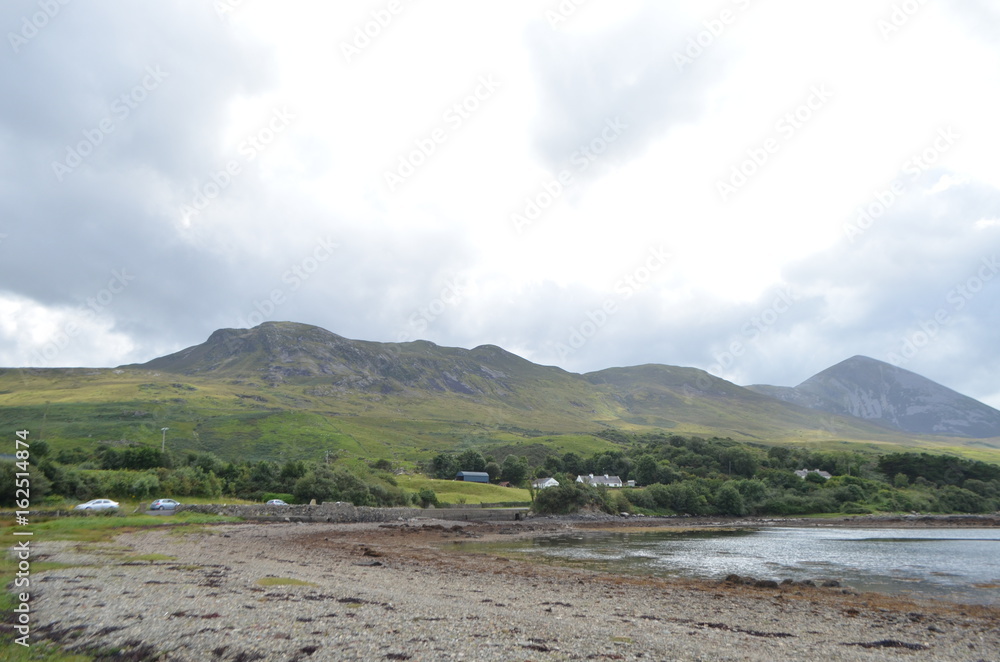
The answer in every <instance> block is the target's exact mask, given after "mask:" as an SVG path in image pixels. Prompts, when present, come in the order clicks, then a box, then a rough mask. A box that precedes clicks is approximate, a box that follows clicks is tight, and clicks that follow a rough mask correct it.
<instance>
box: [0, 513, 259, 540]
mask: <svg viewBox="0 0 1000 662" xmlns="http://www.w3.org/2000/svg"><path fill="white" fill-rule="evenodd" d="M236 521H239V519H238V518H235V517H223V516H219V515H207V514H202V513H185V512H181V513H177V514H176V515H173V516H171V517H161V516H158V515H118V516H115V515H98V516H93V517H60V518H54V519H50V520H45V521H35V522H32V523H31V526H30V527H29V528H30V530H31V531H32V533H33V535H32V537H31V538H32V540H34V541H46V540H73V541H78V542H107V541H109V540H112V539H113V538H114V537H115V536H118V535H121V534H122V533H130V532H132V531H137V530H139V529H143V528H150V527H157V526H169V527H180V526H183V525H199V524H214V523H221V522H236ZM4 524H5V526H4V528H2V529H0V536H9V539H13V535H12V533H13V532H14V531H15V530H22V531H23V530H25V529H24V527H16V526H14V525H13V523H12V522H10V521H9V520H8V521H7V522H5V523H4Z"/></svg>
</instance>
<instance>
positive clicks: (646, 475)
mask: <svg viewBox="0 0 1000 662" xmlns="http://www.w3.org/2000/svg"><path fill="white" fill-rule="evenodd" d="M659 473H660V467H659V465H658V464H657V463H656V458H654V457H653V456H652V455H648V454H647V455H641V456H640V457H639V459H638V461H637V462H636V463H635V480H636V482H637V483H638V484H639V485H652V484H653V483H656V482H659Z"/></svg>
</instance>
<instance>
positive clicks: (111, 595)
mask: <svg viewBox="0 0 1000 662" xmlns="http://www.w3.org/2000/svg"><path fill="white" fill-rule="evenodd" d="M576 526H581V525H580V524H579V523H573V522H558V521H548V522H527V523H503V524H497V523H491V524H488V523H468V522H447V521H439V520H420V521H407V522H394V523H383V524H376V523H366V524H326V523H322V524H321V523H312V524H301V523H267V524H261V523H241V524H224V525H214V526H205V527H180V528H176V529H175V528H174V527H160V528H156V529H150V530H145V531H139V532H131V533H125V534H122V535H120V536H118V537H117V538H116V539H115V541H114V542H110V543H87V544H80V543H74V542H48V543H44V544H43V546H41V547H39V550H38V553H39V554H40V555H42V556H40V557H38V558H43V557H44V560H45V561H49V562H54V563H58V564H65V565H64V566H61V567H58V568H56V569H52V570H48V571H45V572H44V573H41V574H39V575H38V581H37V588H35V595H34V598H33V599H34V603H33V608H34V614H33V617H34V622H35V624H36V625H35V627H36V631H35V635H34V636H35V637H42V636H44V637H45V638H48V639H50V640H52V641H56V642H59V643H60V645H62V646H64V647H65V648H66V649H68V650H76V651H85V652H90V653H94V652H98V651H104V652H109V651H117V654H118V655H119V656H120V657H116V658H114V659H129V660H176V661H191V662H204V661H206V660H219V661H232V662H249V661H251V660H281V661H292V660H365V661H370V660H414V661H416V660H484V661H490V660H503V661H508V660H536V661H542V660H713V661H715V660H761V661H764V660H767V661H769V662H770V661H773V660H819V659H822V660H845V661H846V660H852V661H853V660H934V661H951V660H954V661H963V662H977V661H981V660H989V661H996V660H1000V610H998V609H996V608H991V607H979V606H970V605H955V604H949V603H943V602H931V601H926V602H919V601H913V600H903V599H899V598H893V597H890V596H884V595H878V594H859V593H856V592H854V591H851V590H848V589H842V588H839V587H822V586H815V587H813V586H801V585H779V586H757V585H753V584H752V583H744V582H735V581H729V582H717V581H696V580H679V579H660V578H653V577H641V576H629V575H617V574H612V573H607V572H598V571H593V570H586V569H581V568H567V567H562V566H558V565H552V564H542V563H535V562H528V561H524V560H519V559H516V558H505V557H500V556H495V555H491V554H488V553H487V554H483V553H469V552H466V551H463V549H462V545H461V544H456V543H462V542H464V541H470V540H476V541H491V540H509V539H511V537H512V536H533V535H548V534H552V533H565V532H566V531H567V530H572V528H573V527H576ZM109 659H110V658H109Z"/></svg>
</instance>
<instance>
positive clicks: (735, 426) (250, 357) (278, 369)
mask: <svg viewBox="0 0 1000 662" xmlns="http://www.w3.org/2000/svg"><path fill="white" fill-rule="evenodd" d="M870 361H871V360H870V359H859V358H856V359H852V360H849V361H847V362H845V363H844V364H841V365H840V366H834V367H833V368H830V369H829V370H828V371H824V372H823V373H820V374H819V375H817V376H816V377H814V378H812V379H811V380H808V381H807V382H806V383H804V384H802V385H800V386H799V387H796V388H794V389H781V388H778V387H764V386H756V387H752V388H744V387H741V386H737V385H736V384H733V383H731V382H728V381H725V380H723V379H719V378H717V377H714V376H712V375H710V374H708V373H706V372H704V371H703V370H698V369H695V368H684V367H677V366H667V365H640V366H632V367H624V368H609V369H606V370H599V371H596V372H590V373H587V374H576V373H571V372H567V371H565V370H563V369H561V368H558V367H554V366H543V365H537V364H535V363H532V362H530V361H528V360H525V359H524V358H521V357H519V356H517V355H515V354H512V353H510V352H508V351H506V350H504V349H502V348H500V347H497V346H494V345H482V346H479V347H476V348H474V349H463V348H456V347H441V346H438V345H436V344H434V343H431V342H427V341H422V340H418V341H414V342H406V343H380V342H371V341H363V340H351V339H348V338H344V337H342V336H339V335H337V334H335V333H331V332H330V331H327V330H325V329H321V328H319V327H316V326H310V325H307V324H297V323H291V322H267V323H264V324H261V325H260V326H257V327H254V328H252V329H220V330H218V331H216V332H214V333H212V334H211V336H210V337H209V338H208V339H207V340H206V341H205V342H203V343H201V344H199V345H195V346H193V347H189V348H187V349H184V350H181V351H179V352H175V353H173V354H169V355H167V356H162V357H160V358H156V359H153V360H152V361H149V362H147V363H143V364H133V365H125V366H119V367H118V368H114V369H110V368H108V369H94V368H78V369H55V368H53V369H6V370H4V369H0V424H6V425H9V426H10V427H11V429H30V430H32V431H37V433H36V434H37V435H38V438H44V439H46V440H47V441H49V442H50V446H51V448H52V449H53V451H54V452H59V451H61V450H64V449H65V450H71V449H73V448H77V447H78V446H79V445H80V444H87V443H96V442H98V441H105V442H109V443H120V442H121V441H122V440H126V441H130V442H141V443H147V444H156V445H160V444H162V443H166V444H167V445H168V446H171V447H173V448H177V449H180V450H185V451H211V452H213V453H215V454H217V455H219V456H220V457H223V458H225V459H237V458H239V459H253V460H256V459H275V458H278V459H281V458H284V459H316V458H318V457H324V456H325V454H327V453H340V454H344V455H346V456H347V457H350V458H355V459H356V460H358V461H362V460H363V459H364V458H372V457H376V458H377V457H385V458H397V459H401V460H402V459H405V460H417V459H426V458H427V457H429V456H430V454H433V453H437V452H441V451H448V450H455V449H464V448H470V447H480V448H498V449H506V450H502V451H499V450H498V451H496V452H498V453H501V452H502V453H504V454H505V453H507V452H514V451H513V450H510V449H515V448H517V449H518V450H517V452H521V450H520V449H523V448H526V447H527V446H532V447H536V448H541V449H542V450H544V449H548V451H545V452H560V453H563V452H566V451H569V450H572V451H574V452H577V453H580V454H584V455H589V454H591V453H593V452H598V451H601V450H613V449H615V448H617V445H616V444H615V442H614V441H613V438H614V435H610V436H608V435H603V436H602V432H604V431H608V430H617V431H625V432H649V431H667V432H669V433H670V434H679V435H686V436H702V437H715V436H718V437H729V438H732V439H734V440H743V441H750V442H757V443H795V444H819V445H824V446H827V447H833V448H836V449H843V450H846V449H849V448H852V447H862V446H863V447H866V448H880V449H892V450H904V449H907V448H910V449H912V448H913V447H919V448H923V449H938V450H947V451H948V452H953V453H960V454H963V455H967V456H969V457H976V458H977V459H987V460H991V461H996V460H998V459H1000V451H998V450H996V449H998V448H1000V446H998V445H997V443H996V440H979V439H977V440H975V441H972V440H970V439H969V437H971V436H974V435H985V434H990V432H991V430H993V429H994V428H992V427H990V425H992V421H993V420H995V419H992V418H990V416H993V415H995V414H997V412H995V410H992V409H990V408H989V407H986V405H983V404H981V403H976V402H975V401H970V400H969V399H968V398H965V399H964V400H963V399H962V398H963V396H959V395H958V394H955V393H953V392H951V391H947V389H944V387H940V386H938V385H936V384H933V382H929V380H923V378H920V377H918V376H916V375H912V373H906V374H907V375H912V377H907V378H905V379H904V378H903V377H900V376H899V375H900V374H902V373H905V371H901V372H897V373H892V374H895V375H896V377H895V378H893V379H892V380H890V381H891V382H892V383H893V384H896V386H895V387H892V388H889V389H888V390H887V391H886V392H883V390H880V389H882V388H883V385H882V384H883V382H882V380H884V379H886V375H889V374H890V372H889V371H895V370H897V369H895V368H892V367H891V366H885V364H881V367H880V369H879V370H871V369H870V364H868V363H865V362H870ZM873 363H876V364H877V363H878V362H873ZM852 366H853V367H852ZM914 379H916V380H918V381H919V380H923V381H922V382H919V386H920V389H915V387H911V386H907V387H906V388H903V385H909V384H911V382H913V380H914ZM944 391H947V393H948V394H950V395H949V397H948V398H946V397H944V395H941V394H942V392H944ZM845 393H846V394H845ZM914 393H917V394H924V395H920V397H917V395H914ZM928 393H929V394H931V395H926V394H928ZM904 395H905V396H906V397H904ZM907 398H909V399H907ZM920 398H923V399H920ZM842 400H844V401H845V402H844V403H843V404H840V405H839V406H838V405H837V403H839V402H841V401H842ZM925 401H926V402H930V403H932V404H934V405H935V407H934V408H933V410H930V409H926V407H925V409H924V410H921V411H920V412H915V411H914V410H913V409H914V407H915V406H917V405H919V403H921V402H925ZM914 402H916V403H917V405H914V404H913V403H914ZM875 403H878V405H877V406H876V404H875ZM890 403H891V404H892V405H893V407H892V408H890V407H889V404H890ZM906 403H910V404H906ZM890 409H891V411H892V412H894V414H893V415H894V416H895V418H894V419H892V420H897V421H902V422H909V421H911V419H912V420H913V421H915V420H917V418H916V417H917V416H918V414H922V415H923V417H924V418H923V419H920V420H921V421H922V422H924V423H926V425H925V426H924V427H921V428H918V427H914V426H910V427H908V428H907V427H895V428H893V427H891V426H888V425H887V424H886V422H885V421H884V420H882V419H880V418H878V417H877V416H872V414H873V413H875V414H877V413H882V414H884V413H885V412H887V411H890ZM859 415H860V416H859ZM866 417H867V418H866ZM163 428H168V430H167V431H166V434H164V431H163ZM925 430H931V432H925ZM993 434H994V436H998V437H1000V432H996V433H993ZM934 435H936V436H934ZM946 435H947V436H946ZM959 435H964V438H963V437H960V436H959ZM88 440H89V441H88Z"/></svg>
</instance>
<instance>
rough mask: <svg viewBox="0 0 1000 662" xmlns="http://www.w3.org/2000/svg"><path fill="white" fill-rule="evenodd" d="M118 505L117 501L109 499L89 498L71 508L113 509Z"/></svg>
mask: <svg viewBox="0 0 1000 662" xmlns="http://www.w3.org/2000/svg"><path fill="white" fill-rule="evenodd" d="M117 507H118V502H117V501H112V500H111V499H91V500H90V501H88V502H87V503H81V504H80V505H78V506H76V507H75V508H74V509H73V510H114V509H115V508H117Z"/></svg>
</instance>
